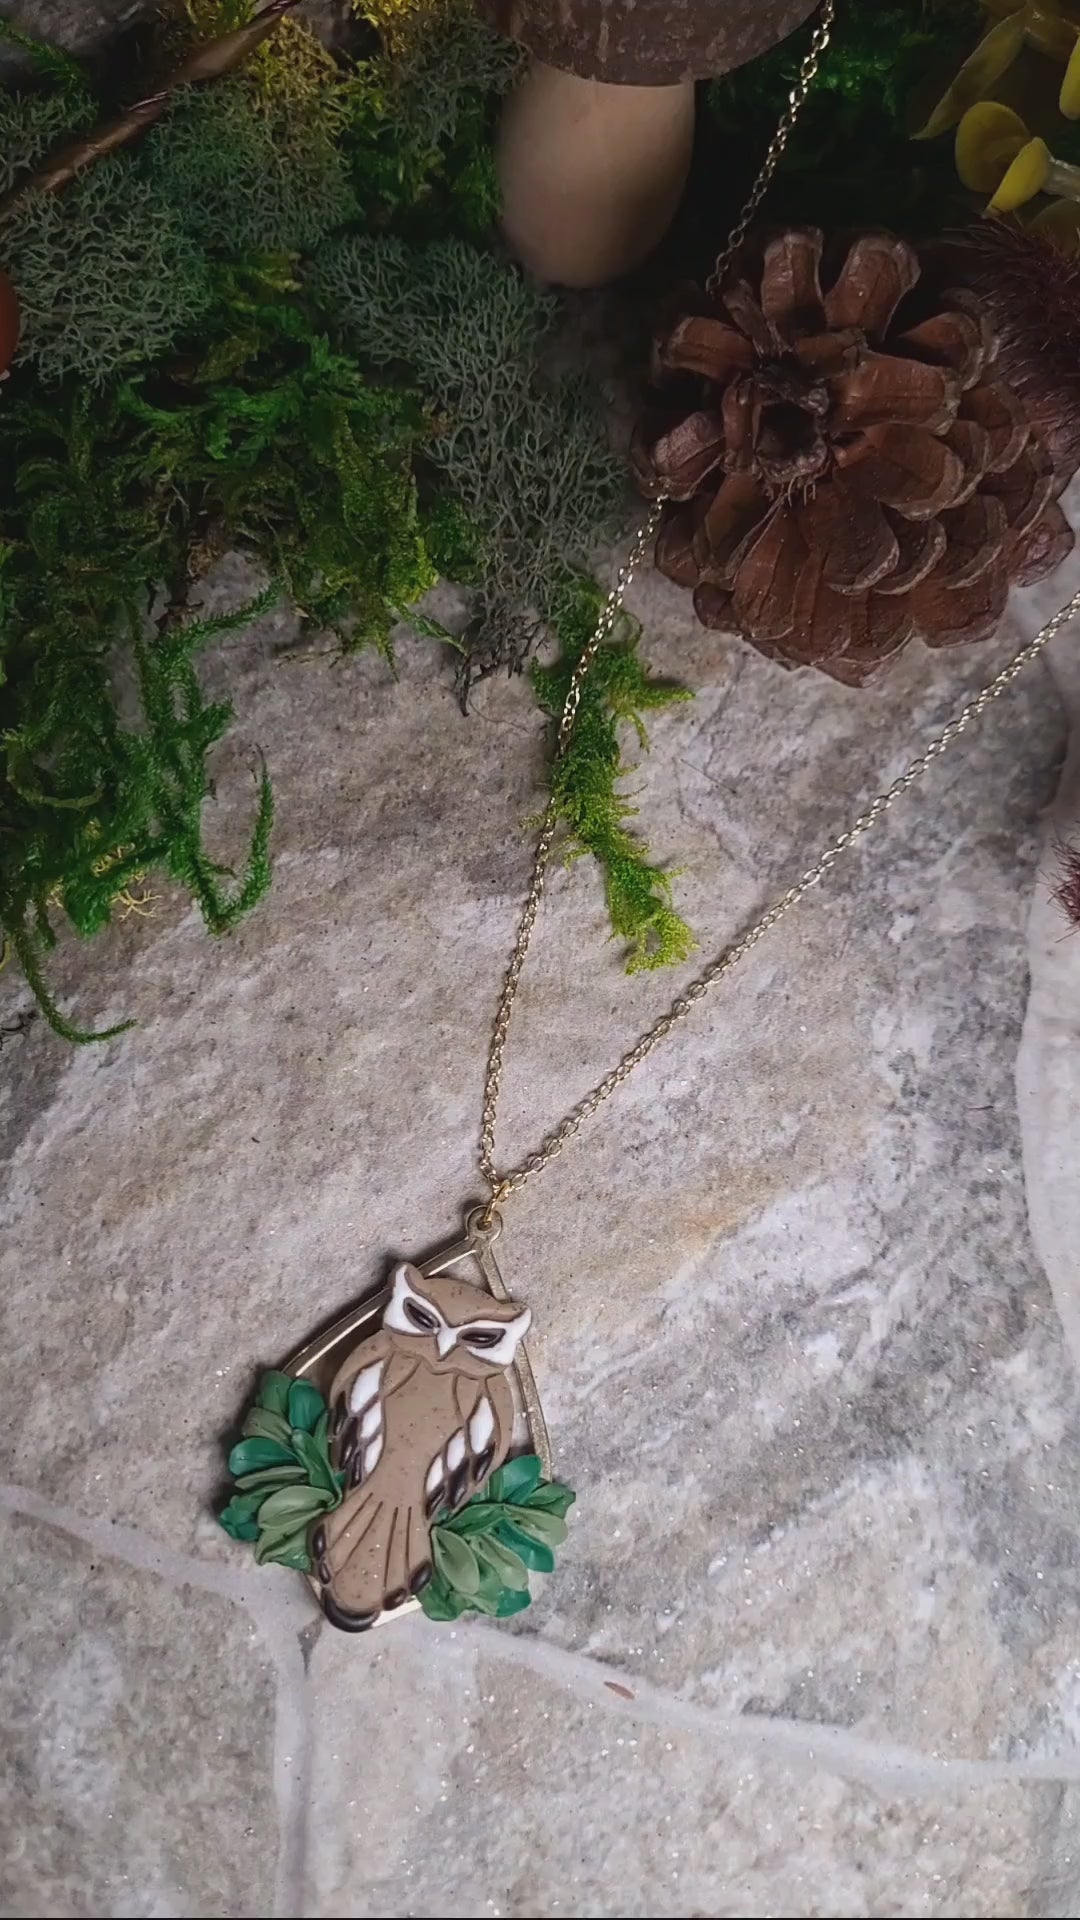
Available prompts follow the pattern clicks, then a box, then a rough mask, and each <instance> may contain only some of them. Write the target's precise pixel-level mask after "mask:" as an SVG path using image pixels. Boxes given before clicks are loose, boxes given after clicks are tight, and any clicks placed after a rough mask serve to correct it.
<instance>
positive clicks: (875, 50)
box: [692, 0, 985, 236]
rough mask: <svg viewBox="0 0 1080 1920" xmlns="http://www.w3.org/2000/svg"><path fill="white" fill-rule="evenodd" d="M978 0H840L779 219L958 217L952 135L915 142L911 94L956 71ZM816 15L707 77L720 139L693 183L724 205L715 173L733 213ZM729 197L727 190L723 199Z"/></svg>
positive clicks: (903, 223)
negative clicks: (931, 78) (746, 59)
mask: <svg viewBox="0 0 1080 1920" xmlns="http://www.w3.org/2000/svg"><path fill="white" fill-rule="evenodd" d="M979 18H983V19H985V15H982V14H980V11H979V8H978V5H977V4H976V0H891V4H882V0H843V3H842V4H841V5H839V6H838V7H837V17H836V26H835V29H834V32H833V38H832V44H831V46H830V47H829V50H828V52H827V54H826V55H825V57H824V59H823V60H822V62H821V66H820V69H819V72H818V77H817V80H816V82H815V84H814V87H813V89H812V91H811V93H810V96H809V98H808V100H807V102H806V106H805V108H804V110H803V113H802V115H801V117H800V120H799V125H798V131H797V133H796V134H795V135H794V136H793V138H792V139H791V141H790V142H789V144H788V148H787V151H786V153H785V155H784V158H783V160H782V161H781V164H780V167H779V169H778V171H777V175H776V178H775V181H774V183H773V186H772V188H771V189H770V194H769V203H768V217H769V219H770V220H771V221H776V222H778V223H780V224H784V223H792V224H799V223H804V222H810V223H813V224H817V225H828V224H829V222H830V221H834V222H836V223H838V224H841V225H843V226H844V227H859V226H886V227H891V228H893V229H895V230H896V231H898V232H904V233H910V234H913V235H917V236H918V235H922V234H923V233H925V232H931V233H936V232H941V230H942V229H943V228H944V227H947V226H948V225H949V223H950V221H953V220H957V219H962V218H963V217H964V214H965V211H966V209H965V207H964V204H963V200H962V196H960V195H959V194H958V191H957V186H956V176H955V170H954V168H953V165H952V155H951V152H950V151H949V149H948V143H946V144H945V145H944V146H941V145H937V146H930V147H919V146H914V147H913V146H912V144H911V138H910V136H911V133H912V131H913V130H914V124H915V123H914V120H913V119H912V109H911V97H912V94H913V92H914V91H915V90H916V89H917V88H918V87H919V86H920V85H921V84H923V83H924V81H925V79H926V76H927V74H928V72H930V71H931V70H932V69H933V68H934V67H935V65H937V66H939V67H940V68H941V70H942V71H943V72H944V73H945V74H946V76H947V75H948V73H949V72H950V71H951V63H953V62H954V56H957V57H958V56H960V55H962V53H963V52H966V51H967V48H968V45H969V43H970V38H971V31H972V23H973V21H975V20H977V19H979ZM812 26H813V22H812V21H811V22H810V23H809V24H808V25H807V26H806V27H805V28H803V29H802V30H801V31H800V32H799V33H797V34H793V35H792V36H791V38H790V39H789V40H786V41H784V42H783V43H782V45H781V46H779V47H776V48H775V49H774V50H773V51H772V52H771V53H768V54H766V55H764V56H763V57H762V58H761V59H759V60H755V61H754V62H753V63H752V64H751V65H750V66H748V67H743V68H740V69H739V71H738V72H737V73H733V74H730V75H728V76H726V77H725V78H724V79H722V80H714V81H712V82H710V84H709V86H708V88H707V90H706V91H707V100H708V106H709V117H710V120H711V121H712V123H713V128H714V133H715V134H718V135H719V136H720V138H721V140H722V142H723V149H722V151H723V161H722V164H721V162H720V157H719V155H718V154H717V152H716V151H715V140H714V142H713V143H710V142H709V141H708V140H706V141H705V143H704V149H705V150H704V151H703V154H702V166H701V168H700V171H699V172H698V174H697V176H696V180H695V184H694V187H693V189H692V192H693V197H694V198H695V199H696V200H698V202H699V203H700V205H701V207H702V210H703V212H704V211H705V209H706V206H707V205H708V206H709V207H710V208H711V217H712V224H713V226H714V227H719V226H720V224H721V221H720V219H719V218H718V215H717V210H716V187H715V182H716V180H717V178H718V177H719V178H722V179H724V180H725V181H726V182H727V183H728V186H727V192H728V193H729V194H730V208H731V211H732V212H733V211H734V209H735V207H736V206H738V204H739V203H740V201H741V200H742V198H743V197H744V195H745V193H746V192H747V191H748V190H749V187H750V184H751V182H752V180H753V177H754V174H755V173H756V170H757V168H758V167H759V166H760V164H761V156H762V155H763V154H764V152H765V150H766V148H767V146H768V143H769V141H770V139H771V138H772V134H773V131H774V129H775V127H776V125H777V122H778V121H779V119H780V116H781V114H782V113H783V111H784V109H785V108H786V106H787V102H788V96H789V93H790V90H791V87H792V85H793V84H794V82H795V80H796V78H797V77H798V71H799V67H800V65H801V62H802V60H803V58H804V56H805V54H806V51H807V48H808V45H809V39H810V32H811V28H812ZM725 204H726V200H725Z"/></svg>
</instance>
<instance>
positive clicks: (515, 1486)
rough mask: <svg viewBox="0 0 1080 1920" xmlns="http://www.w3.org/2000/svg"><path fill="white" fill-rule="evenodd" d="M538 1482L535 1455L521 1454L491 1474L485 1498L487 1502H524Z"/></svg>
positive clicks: (538, 1474)
mask: <svg viewBox="0 0 1080 1920" xmlns="http://www.w3.org/2000/svg"><path fill="white" fill-rule="evenodd" d="M539 1480H540V1462H539V1460H538V1459H537V1457H536V1455H535V1453H521V1454H519V1455H518V1457H517V1459H516V1460H508V1461H507V1462H506V1465H505V1466H502V1467H500V1468H499V1471H498V1473H493V1474H492V1476H491V1479H490V1480H489V1481H488V1484H487V1497H488V1499H489V1500H525V1499H527V1498H528V1496H529V1494H530V1493H531V1492H532V1490H533V1488H534V1487H535V1486H537V1485H538V1483H539Z"/></svg>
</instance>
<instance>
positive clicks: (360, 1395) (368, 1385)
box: [349, 1360, 384, 1413]
mask: <svg viewBox="0 0 1080 1920" xmlns="http://www.w3.org/2000/svg"><path fill="white" fill-rule="evenodd" d="M383 1364H384V1363H383V1362H382V1361H381V1360H376V1361H375V1362H374V1363H373V1365H372V1366H370V1367H362V1368H361V1370H360V1372H359V1373H358V1374H357V1376H356V1379H355V1380H354V1381H353V1383H352V1386H351V1387H350V1388H349V1412H350V1413H363V1411H364V1408H365V1407H368V1406H370V1405H371V1402H372V1401H373V1400H375V1399H377V1397H378V1392H379V1384H380V1382H381V1380H382V1372H383Z"/></svg>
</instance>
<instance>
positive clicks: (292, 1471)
mask: <svg viewBox="0 0 1080 1920" xmlns="http://www.w3.org/2000/svg"><path fill="white" fill-rule="evenodd" d="M303 1478H304V1469H303V1467H263V1469H262V1471H261V1472H259V1473H242V1474H241V1475H240V1478H239V1479H238V1481H237V1483H236V1484H237V1486H238V1487H241V1488H243V1489H244V1491H245V1492H246V1490H247V1489H248V1488H249V1487H264V1488H265V1489H266V1490H267V1492H269V1490H270V1488H271V1487H287V1486H288V1485H289V1483H290V1481H293V1480H302V1479H303Z"/></svg>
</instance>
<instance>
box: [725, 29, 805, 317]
mask: <svg viewBox="0 0 1080 1920" xmlns="http://www.w3.org/2000/svg"><path fill="white" fill-rule="evenodd" d="M835 24H836V0H822V6H821V12H820V14H819V16H818V21H817V25H816V26H815V28H814V32H813V36H812V38H811V41H810V46H809V49H808V51H807V54H806V58H805V60H804V61H803V63H802V66H801V67H800V68H799V77H798V79H797V80H796V82H795V85H794V86H793V87H792V89H791V92H790V93H789V94H788V103H787V106H786V107H785V108H784V112H783V114H782V116H781V119H780V125H779V126H778V127H777V129H776V132H775V133H774V134H773V137H772V140H771V142H770V144H769V151H768V153H767V154H766V155H765V158H764V160H763V161H762V164H761V172H760V173H759V174H758V177H757V179H756V180H755V182H754V185H753V190H752V191H751V194H750V198H749V200H748V201H747V203H746V205H745V207H744V208H743V210H742V212H741V213H740V215H739V218H738V220H737V221H736V222H735V225H734V226H733V227H732V229H731V232H730V233H729V234H728V237H727V244H726V246H725V247H724V249H723V251H722V252H721V253H718V254H717V256H716V262H715V265H714V266H713V270H712V272H711V273H710V275H709V277H708V279H707V280H706V282H705V290H706V292H707V293H719V291H720V287H721V283H722V282H723V278H724V275H725V273H726V272H727V270H728V268H729V267H730V265H731V262H732V261H733V260H734V258H735V255H736V254H737V253H738V251H739V248H740V247H741V246H742V243H743V241H744V240H745V239H746V236H747V234H748V233H749V231H750V223H751V221H752V220H753V218H754V215H755V214H756V212H757V210H758V208H759V207H760V205H761V203H762V201H763V200H764V198H765V195H766V194H767V193H768V191H769V188H770V187H771V186H772V180H773V174H774V173H775V172H776V169H777V167H778V166H779V165H780V162H781V160H782V159H783V157H784V154H785V152H786V150H787V143H788V141H789V140H790V139H791V136H792V133H793V132H794V130H795V122H796V121H797V120H798V118H799V115H800V113H801V112H802V110H803V107H804V106H805V105H806V96H807V94H808V93H809V91H810V89H811V87H812V86H813V84H814V81H815V80H816V79H817V76H818V68H819V67H820V65H821V56H822V54H823V53H824V52H825V49H826V48H827V46H828V44H829V41H830V40H831V39H832V33H833V27H834V26H835Z"/></svg>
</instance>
